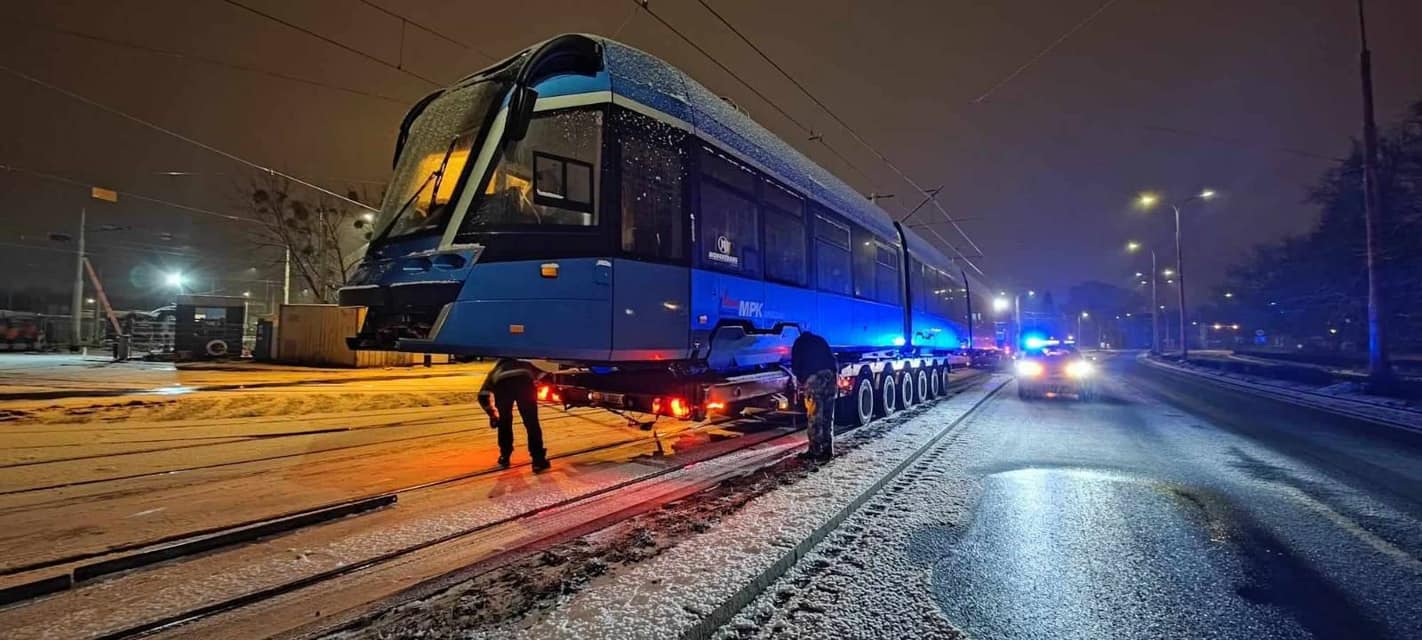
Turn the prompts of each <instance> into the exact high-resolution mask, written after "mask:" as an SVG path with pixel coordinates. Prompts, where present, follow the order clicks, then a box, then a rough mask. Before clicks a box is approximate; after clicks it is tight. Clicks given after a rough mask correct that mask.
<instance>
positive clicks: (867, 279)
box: [853, 227, 879, 300]
mask: <svg viewBox="0 0 1422 640" xmlns="http://www.w3.org/2000/svg"><path fill="white" fill-rule="evenodd" d="M853 240H854V247H853V249H854V297H856V298H864V299H865V300H874V299H876V298H877V296H876V295H875V290H876V289H875V287H874V261H875V260H876V259H877V258H878V255H879V249H878V246H879V245H878V243H877V242H875V241H874V236H872V235H870V234H869V232H868V231H865V230H863V229H861V228H859V227H855V228H854V233H853Z"/></svg>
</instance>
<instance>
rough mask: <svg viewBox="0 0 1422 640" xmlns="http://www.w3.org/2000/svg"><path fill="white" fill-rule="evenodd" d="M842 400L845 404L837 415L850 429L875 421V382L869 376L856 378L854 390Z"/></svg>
mask: <svg viewBox="0 0 1422 640" xmlns="http://www.w3.org/2000/svg"><path fill="white" fill-rule="evenodd" d="M841 400H842V401H843V404H841V405H840V407H839V409H840V411H837V412H836V415H838V416H840V422H841V423H842V424H844V425H846V426H850V427H862V426H864V425H866V424H869V422H870V421H872V420H873V419H874V380H873V379H872V378H871V377H869V376H867V375H862V376H859V377H858V378H855V379H854V388H853V389H851V390H850V392H849V395H847V396H845V397H843V398H841Z"/></svg>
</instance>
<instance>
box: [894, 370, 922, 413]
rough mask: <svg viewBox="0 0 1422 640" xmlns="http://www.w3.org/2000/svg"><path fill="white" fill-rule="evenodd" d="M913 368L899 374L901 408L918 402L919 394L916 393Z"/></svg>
mask: <svg viewBox="0 0 1422 640" xmlns="http://www.w3.org/2000/svg"><path fill="white" fill-rule="evenodd" d="M913 374H914V371H913V369H907V370H905V371H903V372H902V373H900V374H899V408H901V409H907V408H909V407H912V406H913V405H915V404H918V397H917V396H918V394H917V393H914V387H915V385H914V382H913Z"/></svg>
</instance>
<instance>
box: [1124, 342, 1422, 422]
mask: <svg viewBox="0 0 1422 640" xmlns="http://www.w3.org/2000/svg"><path fill="white" fill-rule="evenodd" d="M1138 361H1139V362H1141V363H1142V364H1144V365H1145V366H1147V367H1150V368H1152V369H1155V370H1157V371H1163V372H1168V373H1171V374H1175V375H1179V376H1189V377H1190V378H1193V379H1195V380H1199V381H1201V382H1204V383H1206V384H1213V385H1215V386H1218V387H1224V388H1226V389H1230V390H1232V391H1238V392H1240V393H1247V394H1251V395H1254V396H1256V397H1260V398H1267V399H1269V400H1275V401H1278V402H1284V403H1287V404H1292V405H1295V406H1299V407H1305V408H1308V409H1313V410H1315V411H1321V412H1323V413H1329V414H1333V415H1336V416H1340V417H1344V418H1350V419H1353V420H1359V421H1362V422H1367V423H1370V424H1375V425H1378V426H1381V427H1388V428H1392V429H1398V430H1401V431H1406V432H1408V433H1414V434H1422V426H1418V425H1411V424H1408V423H1405V422H1398V421H1395V420H1389V419H1387V418H1384V417H1381V416H1376V415H1370V414H1368V413H1364V412H1357V411H1350V410H1348V409H1347V408H1345V407H1340V406H1337V405H1336V404H1334V402H1350V403H1353V404H1356V405H1358V406H1359V407H1360V408H1362V407H1366V408H1368V409H1376V410H1378V411H1396V412H1404V411H1408V410H1407V409H1395V408H1393V407H1387V406H1380V405H1374V404H1371V403H1367V402H1360V401H1357V400H1353V399H1351V398H1342V397H1336V396H1329V395H1325V394H1320V393H1315V392H1312V391H1302V390H1297V389H1287V388H1284V387H1279V386H1278V385H1271V384H1269V383H1267V382H1261V383H1248V382H1243V381H1239V380H1230V379H1228V378H1223V377H1220V376H1216V375H1210V374H1208V373H1200V372H1197V371H1192V370H1190V369H1186V368H1184V367H1179V366H1176V365H1172V364H1167V363H1164V362H1159V361H1156V360H1152V359H1150V358H1146V357H1142V358H1139V360H1138ZM1295 394H1299V395H1302V394H1307V395H1313V396H1318V397H1319V398H1320V399H1327V400H1330V401H1334V402H1323V401H1322V400H1320V401H1311V400H1310V399H1309V398H1307V397H1299V395H1295ZM1413 413H1416V412H1413ZM1419 418H1422V416H1419Z"/></svg>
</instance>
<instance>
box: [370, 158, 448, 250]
mask: <svg viewBox="0 0 1422 640" xmlns="http://www.w3.org/2000/svg"><path fill="white" fill-rule="evenodd" d="M458 142H459V138H458V137H455V138H454V139H453V140H450V141H449V146H447V147H445V149H444V158H442V159H441V160H440V161H439V167H437V168H436V169H435V170H433V171H431V172H430V173H429V175H427V176H425V180H424V182H421V183H420V187H419V188H418V189H415V192H414V193H412V194H410V197H409V198H407V199H406V200H405V203H404V204H402V205H400V208H399V209H397V210H396V211H395V215H393V216H391V217H390V223H389V224H387V225H385V229H384V230H383V231H381V232H380V235H378V236H376V237H375V238H372V239H371V241H370V245H372V246H374V245H376V244H379V243H380V242H381V241H383V240H385V238H387V237H388V236H389V235H390V231H391V230H393V229H394V228H395V223H397V222H399V221H400V218H401V217H403V216H404V215H405V212H406V211H409V209H410V205H412V204H414V203H415V200H417V199H419V197H420V194H422V193H424V192H425V187H428V186H430V182H434V189H432V190H431V191H430V203H429V205H428V206H427V207H426V208H425V210H426V211H428V210H430V209H432V208H434V199H435V194H436V193H438V192H439V184H440V182H441V181H442V180H443V178H444V170H445V167H447V166H449V157H450V156H451V155H453V154H454V145H455V144H456V143H458Z"/></svg>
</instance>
